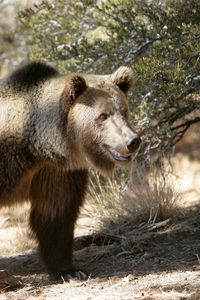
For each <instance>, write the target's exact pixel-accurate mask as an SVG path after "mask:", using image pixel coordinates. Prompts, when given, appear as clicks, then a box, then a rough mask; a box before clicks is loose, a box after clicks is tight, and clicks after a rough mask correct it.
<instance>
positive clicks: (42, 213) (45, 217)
mask: <svg viewBox="0 0 200 300" xmlns="http://www.w3.org/2000/svg"><path fill="white" fill-rule="evenodd" d="M85 172H86V171H74V172H68V173H66V174H65V175H64V176H63V174H62V176H61V177H60V180H58V177H57V178H54V176H53V175H52V174H51V175H50V174H49V175H48V180H47V182H48V183H47V182H44V175H43V174H41V173H40V174H38V175H37V176H36V177H35V178H34V180H33V182H32V187H31V202H32V209H31V215H30V225H31V229H32V230H33V232H34V233H35V236H36V238H37V240H38V243H39V254H40V257H41V259H42V261H43V263H44V265H45V267H46V269H47V271H48V273H49V274H50V278H51V279H53V280H58V279H61V278H64V279H66V280H68V279H69V278H70V277H78V278H80V279H82V278H85V277H86V275H85V273H84V272H82V271H80V270H78V269H77V268H75V267H74V266H73V264H72V250H73V238H74V226H75V222H76V219H77V216H78V212H79V208H80V206H81V204H82V203H83V199H84V195H85V190H86V186H87V175H86V173H85ZM45 173H46V172H45ZM57 175H58V174H57ZM41 178H42V181H41ZM53 178H54V179H55V181H54V180H53ZM55 184H56V185H57V186H55ZM52 186H54V189H53V190H52V189H51V188H52ZM48 188H50V190H51V192H50V191H49V190H48Z"/></svg>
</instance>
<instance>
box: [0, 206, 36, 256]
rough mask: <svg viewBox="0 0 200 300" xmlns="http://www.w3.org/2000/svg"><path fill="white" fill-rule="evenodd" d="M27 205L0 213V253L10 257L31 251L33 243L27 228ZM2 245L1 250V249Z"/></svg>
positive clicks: (2, 210) (6, 209) (3, 210)
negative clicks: (17, 253)
mask: <svg viewBox="0 0 200 300" xmlns="http://www.w3.org/2000/svg"><path fill="white" fill-rule="evenodd" d="M28 217H29V205H27V204H24V205H22V206H15V207H10V208H3V209H1V211H0V241H1V243H0V252H1V255H8V254H9V255H12V254H14V253H16V252H24V251H26V250H29V249H32V248H33V246H34V245H35V242H34V241H33V239H32V238H31V235H30V232H29V227H28ZM1 244H2V246H3V247H2V249H1Z"/></svg>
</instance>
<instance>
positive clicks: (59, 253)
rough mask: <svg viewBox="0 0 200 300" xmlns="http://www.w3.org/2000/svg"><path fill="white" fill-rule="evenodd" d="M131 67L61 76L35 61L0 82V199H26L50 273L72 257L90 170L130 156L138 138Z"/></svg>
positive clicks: (64, 269) (68, 265)
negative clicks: (134, 127) (130, 100)
mask: <svg viewBox="0 0 200 300" xmlns="http://www.w3.org/2000/svg"><path fill="white" fill-rule="evenodd" d="M131 84H132V71H131V69H129V68H127V67H120V68H119V69H118V70H117V71H116V72H114V73H113V74H110V75H102V76H101V75H85V74H76V73H75V74H70V75H67V76H62V75H60V74H59V73H58V72H57V71H56V70H55V69H54V68H52V67H51V66H48V65H46V64H43V63H40V62H33V63H30V64H28V65H26V66H24V67H21V68H19V69H18V70H17V71H15V72H13V73H12V74H11V75H10V76H8V77H7V78H6V79H5V80H3V82H1V85H0V206H5V205H6V206H8V205H11V204H15V203H20V202H23V201H26V200H30V203H31V212H30V227H31V229H32V231H33V233H34V235H35V237H36V239H37V241H38V244H39V253H40V257H41V259H42V261H43V263H44V265H45V267H46V269H47V271H48V273H49V274H50V275H51V276H52V278H53V279H58V278H61V276H62V277H64V278H68V276H69V275H71V276H75V277H76V276H78V277H79V276H80V277H81V276H83V273H82V272H81V271H78V270H77V269H76V268H75V267H74V266H73V264H72V246H73V234H74V226H75V222H76V219H77V216H78V213H79V208H80V206H81V205H82V204H83V201H84V197H85V193H86V188H87V179H88V169H90V167H94V168H95V169H97V170H99V171H101V172H102V173H104V174H110V173H112V172H113V169H114V167H115V166H116V165H117V164H118V165H127V164H129V163H130V161H131V158H132V155H133V154H135V153H136V151H137V149H138V147H139V144H140V138H139V136H138V135H137V134H136V133H134V132H133V131H132V130H131V128H130V125H129V121H128V119H129V110H128V104H127V92H128V90H129V88H130V87H131Z"/></svg>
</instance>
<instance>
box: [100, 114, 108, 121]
mask: <svg viewBox="0 0 200 300" xmlns="http://www.w3.org/2000/svg"><path fill="white" fill-rule="evenodd" d="M108 116H109V115H108V114H106V113H102V114H100V116H99V117H98V119H99V120H101V121H105V120H106V119H108Z"/></svg>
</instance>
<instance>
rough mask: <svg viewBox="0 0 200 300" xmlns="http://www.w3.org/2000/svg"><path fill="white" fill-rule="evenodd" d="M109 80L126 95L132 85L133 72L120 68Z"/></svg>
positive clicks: (126, 68)
mask: <svg viewBox="0 0 200 300" xmlns="http://www.w3.org/2000/svg"><path fill="white" fill-rule="evenodd" d="M111 80H112V82H113V83H114V84H116V85H117V86H118V87H119V88H120V90H121V91H122V92H124V93H125V94H126V93H127V92H128V90H129V89H130V87H131V86H132V83H133V71H132V70H131V69H130V68H128V67H123V66H122V67H120V68H119V69H117V71H115V72H114V73H113V74H111Z"/></svg>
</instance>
